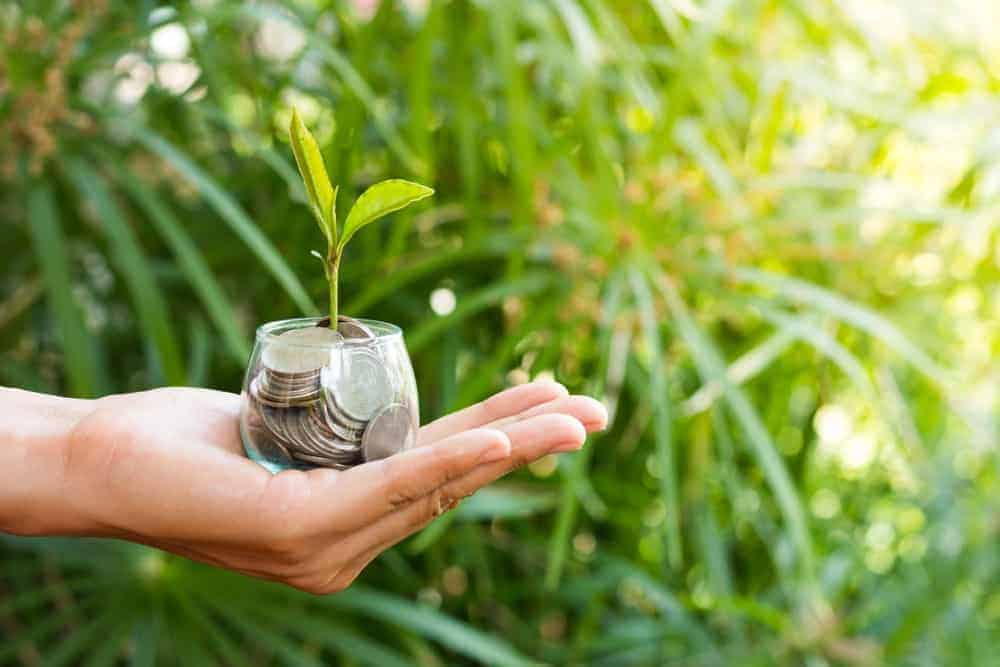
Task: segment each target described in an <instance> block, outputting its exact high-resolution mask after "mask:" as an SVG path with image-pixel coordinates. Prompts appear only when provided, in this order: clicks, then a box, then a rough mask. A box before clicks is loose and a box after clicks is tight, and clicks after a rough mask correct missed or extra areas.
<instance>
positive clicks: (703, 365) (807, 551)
mask: <svg viewBox="0 0 1000 667" xmlns="http://www.w3.org/2000/svg"><path fill="white" fill-rule="evenodd" d="M656 285H657V287H658V288H659V291H660V293H661V294H662V295H663V298H664V300H665V302H666V304H667V308H668V309H669V311H670V313H671V316H672V317H673V319H674V322H676V324H677V332H678V335H680V337H681V338H682V339H683V340H684V341H685V342H686V343H687V345H688V347H689V348H690V351H691V355H692V357H693V359H694V362H695V366H696V367H697V368H698V373H699V374H700V375H701V376H702V379H703V380H704V381H706V382H708V381H712V380H714V381H716V382H720V383H721V384H722V386H723V389H724V395H725V398H726V403H727V404H728V406H729V409H730V410H731V411H732V413H733V416H734V417H735V418H736V420H737V421H738V422H739V423H740V425H741V426H742V427H743V430H744V432H745V433H746V436H747V440H748V441H749V443H750V445H751V447H752V450H753V454H754V457H755V458H756V460H757V464H758V465H759V466H760V468H761V470H762V471H763V472H764V477H765V478H766V479H767V482H768V485H769V486H770V487H771V490H772V491H773V492H774V495H775V498H776V499H777V502H778V507H779V508H780V509H781V513H782V515H783V516H784V517H785V521H786V522H787V523H788V528H789V530H790V532H791V537H792V542H793V544H794V546H795V549H796V552H797V553H798V557H799V566H800V568H801V571H802V574H803V575H804V576H805V577H806V578H807V579H808V580H812V579H813V575H814V571H813V567H814V565H813V547H812V539H811V538H810V536H809V526H808V523H807V519H806V512H805V509H804V508H803V506H802V501H801V499H800V498H799V495H798V492H797V491H796V489H795V485H794V484H793V483H792V480H791V477H789V475H788V470H787V469H786V468H785V464H784V461H782V459H781V456H780V455H779V454H778V450H777V448H776V447H775V445H774V442H773V441H772V439H771V436H770V435H769V434H768V432H767V429H766V428H765V427H764V424H763V422H762V420H761V418H760V416H759V415H758V414H757V411H756V410H755V409H754V407H753V404H752V403H751V402H750V400H749V399H748V398H747V396H746V394H744V393H743V390H742V389H740V388H739V387H737V386H735V385H733V384H732V383H731V382H730V381H729V380H728V378H727V377H726V367H725V363H724V362H723V360H722V356H721V355H720V354H719V352H718V350H717V349H716V348H715V346H714V345H713V344H712V342H711V341H710V340H709V338H708V336H707V335H706V334H705V333H704V332H702V330H701V328H700V327H698V325H697V324H696V323H695V321H694V319H693V318H692V317H691V314H690V313H689V312H688V309H687V306H686V305H685V304H684V302H683V301H682V300H681V298H680V295H679V294H677V291H676V289H675V288H674V286H673V285H672V284H671V283H670V282H669V279H668V278H667V277H666V276H664V275H663V274H660V275H659V279H658V280H657V281H656Z"/></svg>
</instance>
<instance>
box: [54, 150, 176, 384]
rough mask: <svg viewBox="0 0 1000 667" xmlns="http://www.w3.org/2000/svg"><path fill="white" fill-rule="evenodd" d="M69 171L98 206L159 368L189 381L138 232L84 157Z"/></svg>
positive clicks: (169, 376) (167, 375)
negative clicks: (136, 232) (137, 235)
mask: <svg viewBox="0 0 1000 667" xmlns="http://www.w3.org/2000/svg"><path fill="white" fill-rule="evenodd" d="M65 168H66V174H67V176H68V177H69V179H70V180H71V181H72V182H73V185H74V186H75V187H76V189H77V190H78V191H79V192H80V194H81V195H82V196H83V198H84V200H85V201H88V202H90V204H91V205H92V206H93V207H94V211H95V212H96V215H97V217H98V218H99V219H100V221H101V228H102V229H103V231H104V234H105V236H106V237H107V239H108V245H109V246H110V247H111V252H112V261H113V263H114V265H115V267H116V268H117V269H118V272H119V274H120V275H121V277H122V280H123V281H124V283H125V286H126V287H127V288H128V291H129V295H130V296H131V298H132V305H133V308H134V309H135V313H136V316H137V317H138V320H139V325H140V326H141V327H142V332H143V335H144V336H145V337H146V339H147V340H148V341H149V343H150V344H151V345H152V349H153V351H154V354H155V359H156V365H157V366H158V370H159V371H160V372H162V373H163V378H164V379H165V380H166V381H167V382H168V383H169V384H172V385H184V384H187V371H186V370H185V369H184V361H183V358H182V356H181V353H180V348H179V346H178V345H177V341H178V337H177V335H176V334H175V333H174V328H173V324H172V319H171V317H170V309H169V308H168V306H167V300H166V297H164V295H163V292H162V291H161V290H160V287H159V285H158V284H157V282H156V278H155V277H154V276H153V271H152V268H151V267H150V263H149V261H148V260H147V259H146V256H145V254H144V253H143V250H142V246H141V245H140V244H139V240H138V239H137V238H136V235H135V232H134V230H133V228H132V226H131V225H129V223H128V221H127V220H126V219H125V215H124V212H123V211H122V209H121V207H119V206H118V203H117V202H116V201H115V198H114V197H113V196H112V194H111V192H110V191H109V190H108V187H107V184H106V183H105V181H104V179H102V178H101V176H100V175H99V174H98V173H97V172H96V171H95V170H94V169H93V168H92V167H91V166H90V165H89V164H88V163H87V162H86V161H84V160H82V159H74V160H68V161H67V162H66V165H65Z"/></svg>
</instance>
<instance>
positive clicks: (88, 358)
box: [28, 185, 104, 397]
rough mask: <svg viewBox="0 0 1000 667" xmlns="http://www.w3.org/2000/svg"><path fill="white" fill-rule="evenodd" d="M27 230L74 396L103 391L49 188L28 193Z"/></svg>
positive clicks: (86, 395)
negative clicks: (76, 297)
mask: <svg viewBox="0 0 1000 667" xmlns="http://www.w3.org/2000/svg"><path fill="white" fill-rule="evenodd" d="M28 229H29V231H30V232H31V239H32V242H33V244H34V247H35V255H36V257H37V258H38V264H39V266H40V268H41V273H42V283H43V285H44V288H45V297H46V299H47V301H48V306H49V308H50V309H51V311H52V316H53V319H54V320H55V326H56V336H57V337H58V339H59V344H60V346H61V347H62V350H63V364H64V366H65V368H66V375H67V379H68V381H69V391H70V393H72V394H73V395H74V396H80V397H89V396H97V395H99V394H101V393H103V390H104V386H103V385H104V383H103V382H102V381H101V378H102V374H101V372H100V370H99V369H98V366H97V361H96V359H97V358H98V357H97V355H95V354H94V348H95V346H96V343H95V341H94V340H93V338H92V337H91V335H90V333H89V332H88V330H87V326H86V324H85V323H84V320H83V312H82V310H81V308H80V306H79V305H78V304H77V303H76V301H75V300H74V298H73V280H72V278H71V277H70V272H69V267H70V266H71V263H70V260H69V255H68V253H67V252H66V243H65V239H64V237H63V233H62V229H61V228H60V225H59V219H58V214H57V212H56V204H55V199H54V198H53V196H52V190H51V189H50V188H49V187H48V186H45V185H37V186H35V187H33V188H32V189H31V192H30V193H29V195H28Z"/></svg>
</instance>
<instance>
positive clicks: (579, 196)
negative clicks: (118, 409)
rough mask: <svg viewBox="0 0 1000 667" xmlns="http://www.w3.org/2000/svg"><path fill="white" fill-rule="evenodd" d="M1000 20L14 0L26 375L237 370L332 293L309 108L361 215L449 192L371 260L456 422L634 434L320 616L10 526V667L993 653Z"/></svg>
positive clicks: (115, 385) (381, 290) (429, 543)
mask: <svg viewBox="0 0 1000 667" xmlns="http://www.w3.org/2000/svg"><path fill="white" fill-rule="evenodd" d="M373 9H375V10H376V11H374V13H373V14H372V13H371V11H370V10H373ZM998 19H1000V17H998V15H997V10H996V9H995V8H993V7H992V3H990V2H988V1H986V0H983V1H982V2H976V1H975V0H949V1H947V2H909V1H904V0H881V1H879V2H860V1H858V2H834V1H832V0H745V1H740V2H733V1H730V0H704V1H700V2H693V1H692V2H688V1H686V0H685V1H682V0H636V1H635V2H612V1H611V0H545V1H531V0H524V1H520V0H503V1H501V0H449V1H443V2H432V3H431V4H430V6H429V7H427V6H425V5H424V4H423V3H420V2H408V3H403V2H399V3H391V2H383V3H381V4H379V3H377V2H357V3H353V4H351V5H348V4H340V3H331V2H324V1H321V0H314V1H306V0H302V1H299V2H287V3H276V2H254V3H242V2H235V1H227V0H215V1H212V0H201V1H199V2H190V3H189V2H178V3H174V4H172V5H169V6H168V5H162V6H160V5H157V4H156V3H152V2H111V1H107V0H76V1H68V0H58V1H57V0H26V1H25V2H19V3H5V4H4V5H3V6H2V7H0V36H2V42H0V49H2V56H0V128H2V129H0V220H2V224H0V247H2V248H3V249H4V251H3V258H4V262H3V268H2V269H0V349H2V350H3V353H2V354H3V356H2V363H0V381H2V382H4V383H6V384H9V385H15V386H20V387H24V388H29V389H34V390H38V391H46V392H62V393H69V394H73V395H77V396H97V395H101V394H103V393H106V392H121V391H132V390H139V389H142V388H146V387H151V386H156V385H161V384H166V383H169V384H191V385H199V386H210V387H216V388H221V389H227V390H232V391H236V390H238V387H239V385H240V382H241V374H242V372H243V364H244V363H245V360H246V358H247V355H248V346H249V343H250V340H251V336H252V331H253V327H254V326H255V325H256V324H258V323H261V322H264V321H267V320H272V319H278V318H284V317H289V316H295V315H298V314H301V313H312V312H314V311H315V308H316V307H315V305H314V300H315V302H317V303H322V301H323V295H324V289H323V274H322V271H321V270H320V267H319V266H317V263H316V260H315V259H314V258H312V257H310V255H309V250H311V249H314V248H319V247H320V242H321V238H320V237H319V235H318V233H317V231H316V229H315V225H314V224H313V222H312V220H310V218H309V212H308V210H307V208H306V207H305V206H303V205H302V201H303V200H304V193H303V191H302V189H301V184H300V183H299V182H298V180H297V178H298V177H297V175H296V174H295V171H294V164H293V162H292V160H291V152H290V150H289V148H288V146H287V144H286V143H285V141H284V136H285V128H286V127H287V122H288V117H289V110H290V105H291V104H292V103H294V104H296V105H297V106H298V108H299V109H300V110H301V111H302V113H303V115H304V116H305V120H306V121H307V122H308V123H309V124H310V126H311V127H313V128H314V129H315V131H316V133H317V136H318V138H319V141H320V144H321V146H322V148H323V151H324V154H325V157H326V160H327V162H328V164H329V165H331V170H332V173H331V178H332V179H333V180H334V182H336V183H339V184H341V190H340V196H341V197H344V198H352V199H353V197H355V196H356V195H357V194H358V193H359V192H360V191H361V190H362V189H363V187H364V186H365V185H367V184H369V183H371V182H374V181H376V180H380V179H382V178H386V177H395V176H399V177H405V178H411V179H414V180H418V181H421V182H426V183H428V184H429V185H432V186H433V187H434V188H435V189H436V190H437V192H438V194H437V196H436V197H435V198H434V199H433V200H431V202H430V203H429V204H428V205H423V206H421V207H418V209H417V210H414V211H412V212H410V211H407V212H403V213H400V214H396V215H394V216H392V218H391V219H389V220H387V221H383V222H381V223H379V224H378V225H377V226H373V227H372V228H371V229H368V230H366V231H365V233H364V234H362V235H359V236H358V238H357V239H356V240H355V242H354V245H353V247H352V252H351V254H350V255H349V257H348V258H347V260H346V261H345V263H344V265H343V267H342V272H341V285H342V287H341V294H342V296H341V303H342V308H343V311H344V312H346V313H348V314H352V315H356V316H373V317H378V318H379V319H386V320H390V321H393V322H396V323H399V324H400V325H401V326H403V327H404V329H405V330H406V332H407V340H408V344H409V347H410V350H411V353H412V355H413V359H414V364H415V367H416V371H417V375H418V377H419V382H420V391H421V402H422V410H423V412H424V415H423V416H424V418H425V419H430V418H433V417H434V416H436V415H439V414H441V413H443V412H444V411H447V410H450V409H453V408H456V407H459V406H462V405H465V404H468V403H469V402H471V401H474V400H477V399H479V398H481V397H483V396H485V395H487V394H489V393H491V392H493V391H495V390H498V389H500V388H502V387H504V386H506V385H509V384H511V383H516V382H522V381H525V380H527V379H529V378H531V377H535V376H538V375H545V374H552V375H554V376H555V377H556V378H557V379H559V380H561V381H563V382H564V383H566V384H567V385H568V386H570V387H571V388H572V389H574V390H578V391H586V392H592V393H594V394H596V395H598V396H601V397H602V398H603V399H604V400H605V402H606V403H607V405H608V406H609V407H610V409H611V411H612V414H613V424H612V427H611V428H610V429H609V431H608V432H607V433H606V434H604V435H602V436H600V437H597V438H595V439H593V441H592V442H591V444H590V446H589V448H588V449H587V451H586V452H584V453H581V454H579V455H575V456H567V457H563V458H561V459H559V460H558V461H555V460H546V461H543V462H540V463H539V464H536V465H534V466H532V467H531V469H530V470H527V471H523V472H520V473H518V474H517V475H515V476H513V477H512V478H510V479H508V480H506V481H504V482H502V483H499V484H497V485H495V486H494V487H492V488H490V489H488V490H486V491H484V492H482V493H480V494H479V495H477V496H476V497H474V498H473V499H470V500H469V501H467V502H466V503H465V504H463V506H462V507H461V508H460V509H459V510H457V511H455V512H453V513H451V514H449V515H446V516H445V517H444V518H442V519H440V520H439V521H438V522H437V523H435V524H433V525H432V526H431V527H430V528H429V529H427V530H426V531H425V532H423V533H422V534H420V535H419V536H416V537H415V538H413V539H411V540H409V541H407V542H405V543H404V544H402V545H400V546H398V547H396V548H395V549H393V550H392V551H390V552H388V553H386V554H385V555H383V556H382V557H381V558H380V559H379V560H378V561H376V562H375V563H374V564H373V565H372V566H371V567H370V568H369V569H368V570H367V571H366V572H365V573H364V574H363V575H362V577H361V579H360V581H359V583H357V584H356V585H355V586H354V587H352V588H351V589H349V590H348V591H346V592H345V593H343V594H340V595H336V596H333V597H329V598H322V599H321V598H313V597H309V596H306V595H300V594H297V593H295V592H294V591H290V590H285V589H283V588H281V587H278V586H274V585H270V584H264V583H260V582H256V581H252V580H249V579H245V578H241V577H238V576H235V575H229V574H226V573H222V572H219V571H217V570H213V569H211V568H208V567H204V566H199V565H194V564H191V563H189V562H187V561H185V560H183V559H180V558H174V557H170V556H166V555H164V554H162V553H159V552H155V551H152V550H149V549H145V548H141V547H136V546H131V545H125V544H119V543H113V542H87V541H80V540H66V541H61V540H23V539H14V538H6V539H4V541H3V542H2V543H0V637H2V642H0V664H7V663H12V664H18V663H23V664H93V665H99V664H121V663H125V662H128V663H129V664H134V665H151V664H183V665H199V664H232V665H244V664H249V665H269V664H294V665H313V664H346V665H355V664H357V665H361V664H369V665H405V664H414V663H416V664H422V665H443V664H471V663H484V664H508V665H514V664H526V663H529V662H535V661H542V662H547V663H552V664H601V665H653V664H704V665H728V664H748V665H754V664H760V665H764V664H775V663H779V664H809V665H830V664H880V663H888V664H913V665H923V664H928V665H937V664H982V665H985V664H989V663H990V662H991V661H993V660H995V656H996V652H997V649H998V648H1000V633H998V628H1000V593H998V592H997V591H998V590H1000V550H998V549H997V546H996V545H997V538H998V534H1000V523H998V517H1000V503H998V500H997V499H998V497H1000V494H998V477H997V473H998V470H1000V468H998V461H997V456H996V453H997V452H996V449H997V442H998V431H997V416H998V414H1000V412H998V392H997V386H998V382H997V381H998V379H1000V372H998V371H1000V369H998V367H997V364H996V362H995V358H996V356H997V351H998V344H1000V326H998V322H1000V291H998V290H997V287H996V286H997V280H998V274H1000V237H998V233H997V232H998V226H1000V225H998V221H997V212H998V209H1000V206H998V204H1000V169H998V156H1000V131H998V129H997V124H996V121H995V119H997V118H1000V51H998V50H997V40H996V28H995V26H996V25H997V24H998V23H997V21H998ZM327 109H330V110H332V112H331V111H327ZM435 290H447V291H446V292H438V295H439V299H440V300H442V301H443V302H447V301H448V299H447V298H441V295H443V296H444V297H447V295H448V293H449V292H450V293H451V294H453V295H454V297H455V307H454V310H452V311H450V312H445V314H440V315H439V314H435V312H434V311H433V310H432V309H431V307H430V299H429V297H430V295H431V294H432V292H434V291H435ZM445 305H447V303H445ZM447 310H448V309H447V308H444V309H443V312H444V311H447Z"/></svg>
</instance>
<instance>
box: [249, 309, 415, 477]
mask: <svg viewBox="0 0 1000 667" xmlns="http://www.w3.org/2000/svg"><path fill="white" fill-rule="evenodd" d="M328 323H329V319H328V318H318V317H309V318H298V319H291V320H280V321H277V322H269V323H267V324H264V325H262V326H261V327H259V328H258V329H257V336H256V341H255V343H254V349H253V353H252V354H251V355H250V362H249V365H248V367H247V374H246V378H245V379H244V381H243V391H242V393H241V405H240V435H241V437H242V439H243V447H244V449H245V450H246V453H247V456H249V457H250V458H251V459H253V460H254V461H257V462H258V463H260V464H261V465H262V466H264V467H265V468H267V469H268V470H270V471H271V472H278V471H280V470H286V469H289V468H295V469H309V468H314V467H320V466H325V467H331V468H338V469H345V468H349V467H351V466H354V465H359V464H361V463H364V462H365V461H370V460H375V459H380V458H385V457H386V456H391V455H392V454H395V453H397V452H399V451H402V450H405V449H408V448H410V447H412V446H414V444H415V442H416V434H417V428H418V427H419V409H418V402H417V383H416V380H415V378H414V376H413V367H412V366H411V364H410V357H409V355H408V354H407V351H406V345H405V344H404V342H403V332H402V330H401V329H400V328H399V327H397V326H395V325H393V324H388V323H386V322H378V321H376V320H356V319H353V318H341V321H340V323H339V325H338V331H336V332H335V331H333V330H332V329H330V328H329V325H328Z"/></svg>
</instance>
